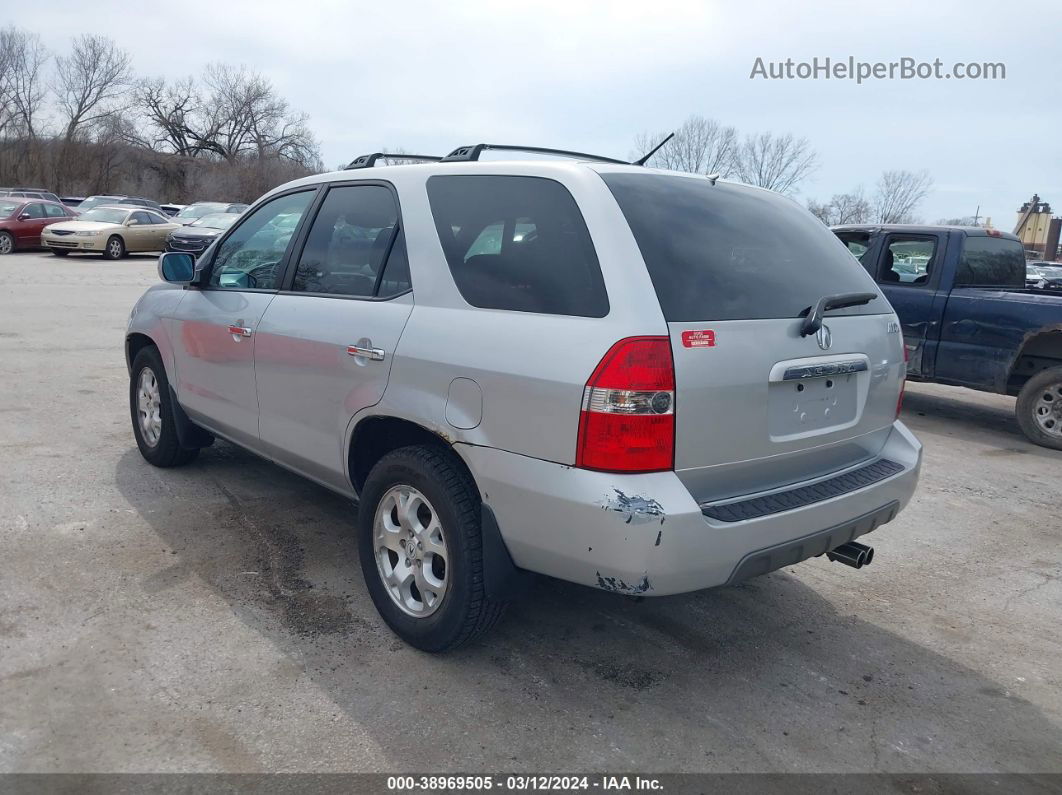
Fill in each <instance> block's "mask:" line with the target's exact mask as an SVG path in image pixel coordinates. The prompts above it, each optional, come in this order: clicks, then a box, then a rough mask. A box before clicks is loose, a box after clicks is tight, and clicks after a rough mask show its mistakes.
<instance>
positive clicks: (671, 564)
mask: <svg viewBox="0 0 1062 795" xmlns="http://www.w3.org/2000/svg"><path fill="white" fill-rule="evenodd" d="M623 168H624V167H622V166H599V165H593V164H587V163H578V162H568V161H509V162H502V161H498V162H469V163H461V162H452V163H444V164H428V165H406V166H397V167H383V168H377V169H372V170H366V171H365V172H357V171H346V172H336V173H330V174H322V175H316V176H313V177H308V178H306V179H304V180H301V181H298V182H294V183H289V184H288V185H284V186H281V187H280V188H278V189H276V190H275V191H273V192H272V193H270V194H267V195H266V196H264V197H263V198H262V199H260V200H259V202H257V203H256V204H255V205H254V206H252V207H251V208H250V209H249V210H248V211H247V212H245V213H244V214H243V216H242V218H241V222H242V221H243V220H246V219H247V218H248V217H249V216H251V215H252V214H253V212H254V210H255V208H256V207H257V206H258V205H259V204H261V203H262V202H264V201H265V200H267V199H268V198H269V197H270V196H272V195H274V194H276V193H278V192H282V191H289V190H291V189H292V188H294V187H298V186H317V185H322V184H325V183H339V182H342V183H344V184H351V183H357V182H358V181H359V179H360V178H361V177H362V175H364V179H365V181H367V182H369V181H371V183H372V184H377V185H378V184H381V182H384V183H386V184H389V185H391V186H393V188H394V190H395V192H396V194H397V197H398V200H399V204H400V216H401V220H400V223H401V226H402V229H403V234H404V236H405V243H406V248H407V251H408V258H409V267H410V277H411V281H412V284H413V290H412V293H406V294H404V295H401V296H399V297H396V298H393V299H390V300H386V301H382V300H358V299H349V298H339V297H312V296H307V295H300V294H291V293H283V292H281V293H276V292H247V291H240V290H234V289H225V290H218V289H215V290H204V289H194V288H189V289H184V290H181V289H179V288H178V289H172V288H169V287H164V288H152V289H150V290H148V292H147V293H145V295H144V296H143V297H142V298H141V299H140V301H139V302H138V304H137V307H136V310H135V312H134V314H133V316H132V317H131V319H130V324H129V333H130V334H133V333H137V334H143V335H146V336H147V337H150V338H151V339H152V340H153V341H154V342H155V343H156V344H157V345H158V346H159V348H160V350H161V351H162V353H163V361H164V363H165V365H166V368H167V374H168V376H169V380H170V383H171V385H172V386H173V387H174V389H175V391H176V393H177V397H178V400H179V402H180V404H181V406H182V407H183V408H184V409H185V411H186V412H187V413H188V415H189V416H190V417H191V418H192V419H193V420H194V421H195V422H197V423H199V424H201V425H203V426H204V427H205V428H207V429H208V430H210V431H212V432H214V433H215V434H217V435H219V436H221V437H223V438H227V439H230V440H231V441H234V442H236V443H238V444H241V445H243V446H245V447H247V448H248V449H251V450H253V451H255V452H257V453H259V454H261V455H263V456H265V457H267V458H270V459H271V460H273V461H275V462H277V463H279V464H281V465H283V466H285V467H287V468H289V469H292V470H293V471H296V472H299V473H300V474H302V475H304V476H306V477H309V478H311V479H312V480H314V481H316V482H318V483H321V484H322V485H324V486H327V487H328V488H331V489H333V490H335V491H337V492H339V493H342V494H346V495H349V496H356V493H355V488H354V486H353V485H352V481H351V476H350V473H349V472H348V471H347V468H348V460H349V455H348V453H349V449H350V444H351V439H352V437H353V435H354V432H355V428H356V427H357V426H358V424H359V423H360V422H362V421H364V420H367V419H372V418H378V417H389V418H397V419H402V420H407V421H409V422H412V423H416V424H417V425H419V426H421V427H422V428H424V429H427V430H428V431H430V432H432V433H433V434H435V435H437V436H438V437H439V438H440V439H441V440H443V441H445V443H447V444H449V445H451V447H452V449H453V450H454V451H455V452H456V453H457V454H458V455H459V456H461V458H462V459H463V460H464V462H465V463H466V464H467V466H468V468H469V469H470V471H471V473H472V475H473V477H474V478H475V481H476V484H477V486H478V488H479V491H480V494H481V497H482V499H483V501H484V503H485V504H486V505H488V506H489V507H490V508H491V509H492V510H493V511H494V513H495V516H496V517H497V519H498V524H499V527H500V530H501V533H502V537H503V539H504V541H505V544H506V546H507V547H508V549H509V552H510V554H511V555H512V558H513V560H514V562H515V563H516V564H517V565H518V566H520V567H523V568H526V569H529V570H532V571H536V572H540V573H543V574H548V575H551V576H555V577H559V578H562V579H566V580H571V581H573V582H579V583H584V584H587V585H591V586H596V587H602V588H605V589H607V590H615V591H620V592H625V593H638V594H645V595H660V594H669V593H678V592H682V591H689V590H694V589H698V588H705V587H710V586H715V585H720V584H723V583H726V582H727V581H728V579H729V578H730V576H731V574H732V573H733V572H734V570H735V567H736V566H737V565H738V563H739V562H740V561H741V560H742V559H743V558H744V557H745V556H746V555H748V554H749V553H752V552H754V551H756V550H762V549H765V548H768V547H771V546H774V545H778V544H783V543H785V542H788V541H792V540H793V539H799V538H801V537H803V536H807V535H809V534H812V533H815V532H817V531H822V530H824V529H826V528H830V527H834V526H836V525H838V524H841V523H844V522H846V521H849V520H852V519H854V518H856V517H859V516H862V515H864V514H867V513H868V512H871V511H874V510H877V509H880V508H882V507H883V506H886V505H889V504H896V505H897V506H898V507H900V508H902V507H903V505H905V504H906V503H907V501H908V500H909V499H910V497H911V494H912V493H913V491H914V488H915V485H916V482H917V478H918V470H919V466H920V462H921V445H920V444H919V443H918V441H917V440H916V439H915V438H914V437H913V436H912V435H911V434H910V432H909V431H907V429H906V428H905V427H904V426H903V425H902V423H900V422H899V421H898V420H896V418H895V415H896V400H897V396H898V393H899V390H900V384H901V381H902V376H903V367H904V362H903V353H902V348H901V343H900V340H899V336H898V335H896V334H889V333H888V331H889V326H890V324H892V323H895V322H896V318H895V315H894V314H893V313H892V311H891V308H890V307H889V306H888V304H887V302H886V300H885V298H884V296H881V295H880V294H879V298H878V299H877V300H878V301H880V305H879V306H878V307H877V308H878V309H879V310H880V314H869V315H856V316H836V317H835V316H830V318H829V325H830V329H831V336H832V346H831V348H830V350H829V351H828V352H827V351H823V350H822V349H821V348H820V347H819V345H818V344H817V342H816V337H815V336H814V335H811V336H808V337H801V336H800V333H799V327H800V320H799V319H797V318H780V319H773V320H770V319H769V320H732V321H724V322H718V323H713V324H711V329H712V331H713V332H714V343H715V344H714V345H712V346H705V347H699V346H694V347H686V346H684V345H683V344H682V342H680V340H681V339H682V333H683V332H684V331H691V330H697V331H700V330H703V329H704V328H705V324H704V323H670V324H669V323H667V322H666V321H665V319H664V316H663V313H662V311H661V308H660V305H659V303H658V301H657V300H656V294H655V291H654V286H653V282H652V280H651V279H650V276H649V273H648V271H647V268H646V266H645V264H644V262H643V260H642V256H641V254H640V251H639V248H638V245H637V243H636V241H635V239H634V236H633V234H632V232H631V229H630V227H629V226H628V224H627V222H626V220H625V218H624V216H623V214H622V213H621V211H620V209H619V206H618V205H617V202H616V200H615V199H614V198H613V196H612V194H611V192H610V191H609V189H608V187H607V186H606V185H605V183H604V182H603V181H602V179H601V176H600V174H599V173H598V172H599V171H609V170H611V171H616V170H623ZM631 170H639V171H641V170H640V169H634V168H633V167H632V169H631ZM435 174H468V175H472V174H481V175H482V174H487V175H504V176H520V175H524V176H533V177H544V178H548V179H552V180H556V181H557V182H559V183H561V184H562V185H563V186H564V187H565V188H566V189H567V190H568V191H569V192H570V193H571V195H572V196H573V197H574V199H575V201H576V202H577V204H578V207H579V210H580V212H581V213H582V216H583V219H584V221H585V223H586V227H587V229H588V231H589V233H590V236H591V238H592V241H593V244H594V247H595V249H596V252H597V257H598V259H599V261H600V264H601V272H602V276H603V279H604V283H605V287H606V289H607V293H608V302H609V312H608V314H607V315H606V316H605V317H603V318H586V317H571V316H558V315H545V314H537V313H531V312H517V311H504V310H493V309H480V308H475V307H472V306H470V305H469V304H468V303H467V302H466V301H465V300H464V299H463V298H462V296H461V294H460V292H459V291H458V289H457V286H456V284H455V282H454V279H453V277H452V276H451V273H450V270H449V267H448V265H447V261H446V258H445V255H444V252H443V248H442V245H441V243H440V240H439V237H438V233H437V231H436V227H435V224H434V221H433V217H432V214H431V208H430V206H429V201H428V195H427V191H426V181H427V179H428V178H429V177H430V176H432V175H435ZM238 228H239V223H237V224H236V225H234V227H232V228H231V229H230V230H229V232H228V233H227V234H231V233H232V232H233V231H235V230H236V229H238ZM218 245H219V243H218V242H215V243H214V244H213V245H212V247H211V248H210V249H208V250H207V251H206V252H205V253H204V255H203V256H202V257H201V258H200V260H199V261H200V263H203V264H208V263H209V262H210V260H211V258H212V252H213V249H214V248H216V247H217V246H218ZM867 289H868V290H873V291H875V292H877V288H876V287H875V286H874V285H873V283H872V282H870V281H869V280H868V288H867ZM822 291H823V293H824V294H825V293H828V292H830V285H823V288H822ZM227 324H237V325H241V326H243V327H246V328H248V329H251V330H252V336H250V337H242V338H240V337H239V336H238V335H221V336H218V334H217V333H216V328H217V327H219V326H224V325H227ZM211 327H213V328H214V329H215V332H209V333H212V334H213V340H214V342H213V344H212V346H208V349H209V354H208V355H204V349H203V347H202V345H201V342H202V340H201V339H199V338H198V337H197V335H201V334H203V333H208V331H207V330H208V329H210V328H211ZM638 335H670V337H671V339H672V350H673V355H674V360H675V370H676V381H677V390H676V450H675V470H674V471H669V472H655V473H650V474H636V475H626V474H611V473H604V472H596V471H589V470H584V469H578V468H576V467H575V466H574V464H575V458H576V441H577V436H578V425H579V407H580V404H581V400H582V395H583V388H584V385H585V384H586V381H587V379H588V377H589V376H590V374H591V373H592V372H593V370H594V368H595V367H596V365H597V364H598V362H599V361H600V360H601V357H602V356H603V354H604V353H605V352H606V351H607V350H608V349H609V348H610V347H611V346H612V345H613V344H614V343H615V342H616V341H617V340H620V339H622V338H625V337H631V336H638ZM366 341H368V342H370V343H371V346H372V347H376V348H379V349H381V350H382V351H383V352H384V356H383V358H382V359H381V360H379V361H375V360H364V359H360V358H358V357H354V356H349V355H348V354H347V353H346V348H347V346H349V345H355V344H361V343H364V342H366ZM221 343H224V344H221ZM197 346H198V347H197ZM857 358H858V359H860V360H861V361H865V363H866V368H865V369H861V370H858V371H854V372H849V373H841V374H840V375H838V378H845V379H854V381H853V382H852V384H853V386H852V390H850V391H849V393H848V395H849V396H848V398H846V400H845V401H839V402H838V404H837V406H838V408H837V410H836V412H835V413H834V414H832V415H831V414H830V413H829V412H827V411H826V409H827V408H831V410H832V408H833V404H831V403H830V401H831V400H832V398H831V396H830V395H828V394H816V395H814V396H813V395H810V394H808V395H804V394H803V393H801V394H800V395H798V394H797V393H796V392H794V391H791V390H795V389H796V387H795V385H794V384H795V381H794V380H793V379H789V380H787V379H785V377H784V373H785V371H786V370H787V369H791V368H793V367H797V368H802V367H807V366H816V365H820V364H824V363H825V364H829V363H830V362H833V361H850V360H853V359H857ZM779 373H780V375H779ZM256 374H257V380H256ZM772 374H773V375H772ZM816 380H818V381H821V379H816ZM455 385H456V386H455ZM822 388H823V389H824V388H825V387H822ZM842 404H843V405H842ZM786 412H788V413H786ZM790 414H792V415H793V416H794V417H797V418H798V420H793V421H792V422H800V420H799V418H800V417H801V415H806V417H805V419H804V420H803V421H802V422H803V424H802V425H800V427H799V428H797V427H796V426H794V425H792V424H791V423H790V421H789V420H788V419H786V418H787V417H789V415H790ZM780 417H781V419H780ZM787 423H789V424H787ZM794 428H796V430H794ZM881 457H887V458H889V459H890V460H892V461H894V462H897V463H899V464H901V465H902V466H903V471H902V472H900V473H898V474H895V475H893V476H891V477H888V478H885V479H884V480H882V481H880V482H878V483H875V484H873V485H871V486H868V487H866V488H860V489H856V490H854V491H851V492H848V493H846V494H843V495H842V496H838V497H833V498H830V499H826V500H823V501H820V502H817V503H814V504H812V505H807V506H805V507H801V508H797V509H794V510H787V511H783V512H781V513H774V514H770V515H767V516H763V517H761V518H758V519H751V520H748V521H741V522H734V523H723V522H716V521H713V520H711V519H708V518H706V517H705V516H704V515H703V514H702V512H701V508H702V507H703V506H704V505H705V504H708V503H714V502H719V501H724V502H725V501H727V500H736V499H738V498H741V497H745V496H757V495H769V494H771V493H773V492H776V491H781V490H784V489H788V488H794V487H797V486H800V485H806V484H814V483H816V482H818V481H820V480H823V479H825V478H826V477H828V476H833V475H836V474H837V473H843V472H846V471H849V470H851V469H855V468H858V467H859V466H861V465H865V464H867V463H870V462H873V461H875V460H876V459H878V458H881ZM893 515H894V514H893ZM890 518H891V517H890ZM863 532H865V531H863ZM846 540H847V539H846Z"/></svg>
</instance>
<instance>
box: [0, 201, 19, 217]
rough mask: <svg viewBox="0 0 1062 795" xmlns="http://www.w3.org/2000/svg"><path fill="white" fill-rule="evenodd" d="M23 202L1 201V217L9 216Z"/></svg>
mask: <svg viewBox="0 0 1062 795" xmlns="http://www.w3.org/2000/svg"><path fill="white" fill-rule="evenodd" d="M21 203H22V202H5V201H0V218H7V217H8V216H9V215H11V213H13V212H15V209H16V208H17V207H18V206H19V205H20V204H21Z"/></svg>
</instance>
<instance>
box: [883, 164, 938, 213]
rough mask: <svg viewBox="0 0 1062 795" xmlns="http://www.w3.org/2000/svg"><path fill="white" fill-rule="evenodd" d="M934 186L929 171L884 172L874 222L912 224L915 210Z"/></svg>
mask: <svg viewBox="0 0 1062 795" xmlns="http://www.w3.org/2000/svg"><path fill="white" fill-rule="evenodd" d="M932 186H933V180H932V179H931V178H930V176H929V172H928V171H903V170H900V171H886V172H884V173H883V174H882V175H881V179H879V180H878V185H877V189H876V191H875V194H874V220H875V221H877V222H878V223H882V224H904V223H911V222H912V221H913V220H914V215H913V214H914V211H915V208H917V207H918V205H919V204H920V203H921V202H922V200H923V199H924V198H925V197H926V196H927V195H928V194H929V189H930V188H931V187H932Z"/></svg>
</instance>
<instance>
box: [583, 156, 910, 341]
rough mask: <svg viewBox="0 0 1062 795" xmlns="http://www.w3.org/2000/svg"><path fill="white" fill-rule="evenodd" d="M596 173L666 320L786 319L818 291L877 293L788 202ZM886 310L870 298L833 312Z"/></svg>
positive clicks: (679, 180)
mask: <svg viewBox="0 0 1062 795" xmlns="http://www.w3.org/2000/svg"><path fill="white" fill-rule="evenodd" d="M601 176H602V178H603V179H604V180H605V184H606V185H608V187H609V189H610V190H611V191H612V195H613V196H615V197H616V201H617V202H618V203H619V206H620V209H621V210H622V211H623V215H624V216H625V217H626V219H627V223H628V224H629V225H630V228H631V231H632V232H633V233H634V238H635V240H636V241H637V243H638V247H639V249H641V252H642V258H643V259H644V260H645V264H646V267H647V268H648V269H649V275H650V276H651V277H652V280H653V286H654V287H655V288H656V294H657V298H658V299H659V300H660V308H661V309H662V310H663V312H664V317H665V318H666V319H667V320H668V321H669V322H685V321H694V320H743V319H761V318H790V317H791V318H795V317H798V316H799V315H800V314H801V313H802V312H803V311H804V310H806V309H807V308H808V307H810V306H813V305H814V304H815V303H816V302H817V301H818V300H819V299H820V298H822V297H823V296H824V295H834V294H837V293H862V292H876V289H875V286H874V282H873V280H872V279H871V278H870V276H869V275H868V274H867V273H866V271H864V270H863V268H861V267H860V266H859V263H858V262H855V261H854V260H853V259H852V257H851V255H850V254H849V253H848V252H847V251H846V250H845V246H844V245H842V244H841V242H840V241H839V240H838V239H837V238H836V237H835V236H834V234H833V233H832V232H831V231H830V230H829V229H827V228H826V227H825V226H824V225H823V224H822V222H821V221H819V220H818V219H817V218H815V216H813V215H811V213H809V212H808V211H807V210H805V209H803V208H802V207H800V206H798V205H797V204H795V203H794V202H792V201H790V200H789V199H786V198H783V197H781V196H779V195H777V194H774V193H771V192H769V191H764V190H759V189H756V188H749V187H746V186H743V185H734V184H730V183H723V182H717V183H716V184H715V185H713V184H712V183H711V181H710V180H708V179H705V178H703V177H679V176H670V175H665V174H631V173H608V172H606V173H603V174H602V175H601ZM888 311H889V309H888V304H887V303H886V302H885V301H881V300H878V301H871V302H870V303H869V304H864V305H862V306H856V307H849V308H846V309H840V310H836V311H834V312H833V313H832V314H833V315H834V316H836V315H859V314H881V313H883V312H888Z"/></svg>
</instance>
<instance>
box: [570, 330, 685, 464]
mask: <svg viewBox="0 0 1062 795" xmlns="http://www.w3.org/2000/svg"><path fill="white" fill-rule="evenodd" d="M575 465H576V466H578V467H582V468H584V469H597V470H601V471H605V472H627V473H632V472H659V471H664V470H668V469H673V468H674V465H675V365H674V362H673V360H672V358H671V340H670V339H669V338H667V337H627V338H626V339H622V340H620V341H619V342H617V343H616V344H615V345H613V346H612V347H611V348H609V350H608V353H606V354H605V355H604V357H603V358H602V359H601V362H600V363H599V364H598V365H597V367H596V368H595V369H594V372H593V374H592V375H591V376H590V380H589V381H587V382H586V387H585V388H584V389H583V405H582V411H581V413H580V415H579V438H578V441H577V452H576V459H575Z"/></svg>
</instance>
